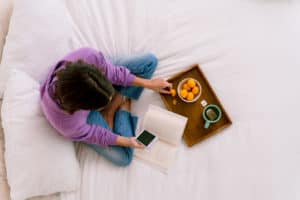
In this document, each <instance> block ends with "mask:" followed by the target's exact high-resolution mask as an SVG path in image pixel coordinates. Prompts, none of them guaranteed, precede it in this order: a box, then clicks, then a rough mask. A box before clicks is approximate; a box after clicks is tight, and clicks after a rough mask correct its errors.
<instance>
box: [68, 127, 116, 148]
mask: <svg viewBox="0 0 300 200" xmlns="http://www.w3.org/2000/svg"><path fill="white" fill-rule="evenodd" d="M117 137H118V135H116V134H114V133H113V132H112V131H110V130H109V129H106V128H103V127H101V126H99V125H95V124H87V123H83V124H82V125H80V126H77V128H76V129H75V130H74V133H73V134H71V136H70V139H72V140H73V141H81V142H86V143H89V144H97V145H100V146H109V145H116V140H117Z"/></svg>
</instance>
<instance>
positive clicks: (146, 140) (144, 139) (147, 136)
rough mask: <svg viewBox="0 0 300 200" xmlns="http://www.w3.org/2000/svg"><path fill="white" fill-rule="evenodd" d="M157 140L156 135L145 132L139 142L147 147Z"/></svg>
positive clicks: (140, 136) (139, 137) (138, 138)
mask: <svg viewBox="0 0 300 200" xmlns="http://www.w3.org/2000/svg"><path fill="white" fill-rule="evenodd" d="M154 139H155V135H153V134H151V133H150V132H148V131H146V130H145V131H143V132H142V133H141V134H140V135H139V136H138V137H137V140H138V141H139V142H141V143H143V144H144V145H145V146H148V145H149V144H150V143H151V142H152V141H153V140H154Z"/></svg>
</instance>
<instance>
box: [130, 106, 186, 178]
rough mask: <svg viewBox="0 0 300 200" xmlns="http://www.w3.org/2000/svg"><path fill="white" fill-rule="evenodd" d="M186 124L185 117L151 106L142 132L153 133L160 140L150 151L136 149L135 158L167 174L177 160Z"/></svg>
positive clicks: (141, 128) (142, 126) (144, 120)
mask: <svg viewBox="0 0 300 200" xmlns="http://www.w3.org/2000/svg"><path fill="white" fill-rule="evenodd" d="M186 122H187V118H186V117H184V116H181V115H178V114H176V113H173V112H170V111H167V110H165V109H163V108H160V107H158V106H154V105H150V106H149V108H148V111H147V112H146V114H145V116H144V119H143V122H142V124H141V127H140V130H141V131H143V130H147V131H149V132H151V133H153V134H154V135H156V136H157V137H158V140H157V141H156V142H155V143H154V144H153V145H152V146H151V147H150V148H149V149H143V150H141V149H135V151H134V155H135V157H137V158H139V159H141V160H143V161H146V162H147V163H149V164H151V165H154V166H156V167H158V168H159V169H160V170H162V171H163V172H167V170H168V169H169V167H170V166H171V164H172V163H173V161H174V160H175V158H176V154H177V150H178V145H179V143H180V141H181V138H182V134H183V132H184V129H185V125H186ZM137 135H138V134H137Z"/></svg>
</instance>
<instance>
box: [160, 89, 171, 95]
mask: <svg viewBox="0 0 300 200" xmlns="http://www.w3.org/2000/svg"><path fill="white" fill-rule="evenodd" d="M159 93H161V94H171V91H170V90H166V89H162V90H160V91H159Z"/></svg>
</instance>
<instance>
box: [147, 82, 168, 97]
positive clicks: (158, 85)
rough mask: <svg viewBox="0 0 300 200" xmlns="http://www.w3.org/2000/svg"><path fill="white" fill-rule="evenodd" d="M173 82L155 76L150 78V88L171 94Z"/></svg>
mask: <svg viewBox="0 0 300 200" xmlns="http://www.w3.org/2000/svg"><path fill="white" fill-rule="evenodd" d="M171 88H172V84H171V83H169V82H168V81H166V80H164V79H163V78H155V79H151V80H150V85H149V89H152V90H154V91H156V92H160V93H163V94H170V90H171Z"/></svg>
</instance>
